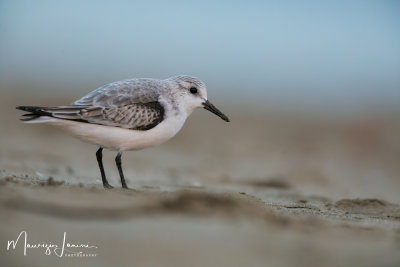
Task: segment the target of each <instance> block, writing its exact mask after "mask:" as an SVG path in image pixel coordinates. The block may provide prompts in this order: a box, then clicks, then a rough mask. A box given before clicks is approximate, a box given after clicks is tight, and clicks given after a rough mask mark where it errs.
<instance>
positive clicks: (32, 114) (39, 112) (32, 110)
mask: <svg viewBox="0 0 400 267" xmlns="http://www.w3.org/2000/svg"><path fill="white" fill-rule="evenodd" d="M16 109H19V110H23V111H26V112H29V113H26V114H24V115H22V116H23V117H24V118H21V121H31V120H34V119H37V118H39V117H40V116H51V113H50V112H47V111H46V110H45V109H46V108H45V107H36V106H18V107H16Z"/></svg>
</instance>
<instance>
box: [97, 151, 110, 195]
mask: <svg viewBox="0 0 400 267" xmlns="http://www.w3.org/2000/svg"><path fill="white" fill-rule="evenodd" d="M96 158H97V163H99V168H100V173H101V179H102V180H103V186H104V188H106V189H107V188H113V187H112V186H111V185H110V184H109V183H108V181H107V178H106V174H105V173H104V167H103V148H102V147H100V148H99V150H97V152H96Z"/></svg>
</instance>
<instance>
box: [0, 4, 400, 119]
mask: <svg viewBox="0 0 400 267" xmlns="http://www.w3.org/2000/svg"><path fill="white" fill-rule="evenodd" d="M0 3H1V4H0V38H1V39H0V42H1V43H0V83H1V86H2V91H4V90H7V89H8V90H13V88H16V87H17V88H18V89H19V90H18V91H19V92H21V93H24V94H32V95H44V94H45V93H47V94H48V93H54V94H56V95H66V96H70V95H73V96H74V97H78V96H81V95H83V94H84V93H86V92H88V91H90V90H92V89H94V88H96V87H98V86H100V85H102V84H105V83H108V82H111V81H115V80H120V79H124V78H131V77H155V78H166V77H169V76H172V75H176V74H191V75H195V76H198V77H199V78H201V79H203V80H204V81H205V82H206V83H207V85H208V87H209V90H210V94H211V96H218V97H219V98H220V99H223V100H225V101H235V102H236V103H235V106H236V105H240V104H241V105H242V106H245V107H247V108H249V109H251V108H252V107H253V106H257V107H268V108H269V109H273V110H279V111H284V112H286V111H290V112H296V114H297V112H299V111H301V112H310V111H311V112H313V113H314V114H315V113H316V112H317V114H319V115H321V112H322V114H324V115H342V116H346V117H348V116H354V115H355V114H358V115H359V114H360V113H362V112H371V111H373V112H387V113H389V112H393V111H398V106H399V105H398V104H399V101H400V90H399V84H400V75H399V73H400V49H399V47H400V34H399V31H400V28H399V26H400V16H399V12H400V4H399V3H398V2H397V1H363V3H362V4H361V3H358V2H354V1H324V2H320V1H302V2H301V3H298V2H297V1H246V2H243V1H218V3H216V2H215V1H201V2H193V1H168V2H165V1H51V0H48V1H46V0H44V1H42V0H41V1H34V2H32V1H28V0H26V1H24V0H19V1H7V0H2V1H1V2H0Z"/></svg>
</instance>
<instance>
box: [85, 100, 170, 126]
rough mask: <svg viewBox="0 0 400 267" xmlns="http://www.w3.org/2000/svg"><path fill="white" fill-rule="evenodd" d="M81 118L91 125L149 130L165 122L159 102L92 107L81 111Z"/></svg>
mask: <svg viewBox="0 0 400 267" xmlns="http://www.w3.org/2000/svg"><path fill="white" fill-rule="evenodd" d="M79 116H80V118H81V119H82V120H84V121H87V122H90V123H95V124H103V125H109V126H117V127H122V128H127V129H135V130H149V129H151V128H153V127H155V126H156V125H157V124H159V123H160V122H161V121H162V120H163V117H164V108H163V107H162V105H161V104H160V103H159V102H149V103H135V104H127V105H122V106H109V107H91V108H85V109H82V110H80V112H79Z"/></svg>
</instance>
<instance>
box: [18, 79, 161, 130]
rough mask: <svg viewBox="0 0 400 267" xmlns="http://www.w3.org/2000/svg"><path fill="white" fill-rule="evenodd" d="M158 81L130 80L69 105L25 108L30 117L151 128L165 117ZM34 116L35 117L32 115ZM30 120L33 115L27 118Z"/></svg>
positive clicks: (102, 89)
mask: <svg viewBox="0 0 400 267" xmlns="http://www.w3.org/2000/svg"><path fill="white" fill-rule="evenodd" d="M160 86H163V84H161V82H160V81H159V80H154V79H131V80H124V81H119V82H114V83H110V84H108V85H105V86H102V87H100V88H98V89H96V90H94V91H92V92H91V93H89V94H88V95H86V96H84V97H82V98H81V99H79V100H77V101H75V102H74V103H73V104H72V105H70V106H59V107H23V108H24V109H23V110H25V111H29V112H31V114H27V115H29V116H51V117H55V118H60V119H67V120H75V121H82V122H88V123H94V124H101V125H107V126H116V127H121V128H126V129H134V130H149V129H151V128H153V127H155V126H156V125H157V124H159V123H160V122H161V121H162V120H163V118H164V107H163V106H162V104H160V103H159V102H158V97H159V94H158V91H157V89H158V88H159V87H160ZM33 118H34V117H33ZM28 119H30V118H28Z"/></svg>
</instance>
